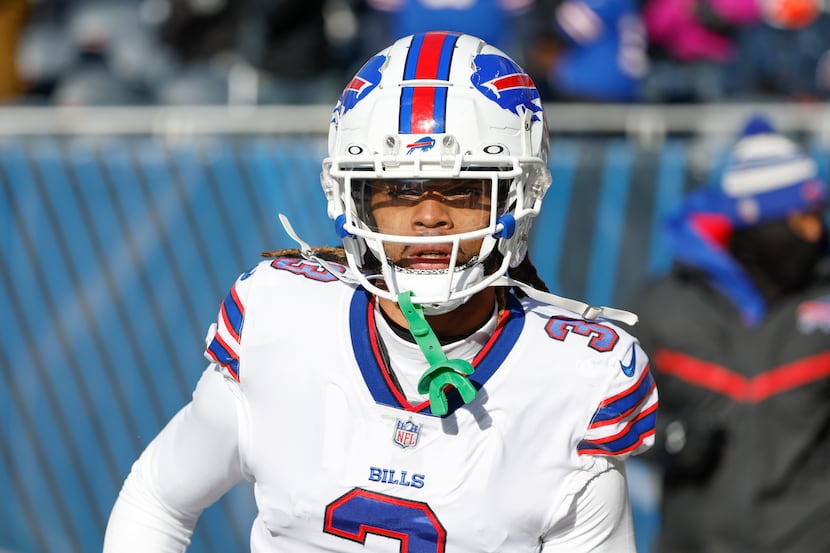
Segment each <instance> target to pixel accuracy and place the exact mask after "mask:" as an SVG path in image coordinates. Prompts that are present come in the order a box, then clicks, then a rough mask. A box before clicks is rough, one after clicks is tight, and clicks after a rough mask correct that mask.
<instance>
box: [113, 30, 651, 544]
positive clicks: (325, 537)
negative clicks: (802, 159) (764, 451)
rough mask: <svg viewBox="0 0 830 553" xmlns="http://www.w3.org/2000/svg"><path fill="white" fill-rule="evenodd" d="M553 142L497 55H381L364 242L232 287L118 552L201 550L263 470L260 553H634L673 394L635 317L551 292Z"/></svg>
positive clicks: (129, 497) (282, 258) (367, 126)
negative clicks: (636, 516) (637, 488)
mask: <svg viewBox="0 0 830 553" xmlns="http://www.w3.org/2000/svg"><path fill="white" fill-rule="evenodd" d="M547 150H548V130H547V127H546V124H545V118H544V113H543V109H542V105H541V103H540V100H539V95H538V92H537V90H536V88H535V87H534V85H533V82H532V81H531V80H530V79H529V77H528V76H527V74H526V73H525V72H524V71H523V70H522V69H521V68H520V67H519V66H518V65H517V64H516V63H515V62H513V61H512V60H511V59H510V58H509V57H508V56H507V55H505V54H504V53H503V52H502V51H500V50H498V49H496V48H494V47H492V46H490V45H488V44H486V43H484V42H482V41H481V40H479V39H477V38H475V37H472V36H469V35H459V34H454V33H447V32H430V33H425V34H419V35H414V36H409V37H406V38H402V39H400V40H398V41H397V42H395V43H394V44H392V45H391V46H390V47H389V48H387V49H386V50H384V51H382V52H381V53H379V54H378V55H377V56H375V57H373V58H372V59H370V60H369V61H368V62H367V63H366V64H365V66H364V67H363V68H362V69H361V70H360V71H359V72H358V74H357V75H356V76H355V77H354V79H353V80H352V81H351V82H350V83H349V84H348V86H347V87H346V89H345V90H344V92H343V94H342V96H341V97H340V100H339V102H338V104H337V106H336V107H335V110H334V113H333V116H332V121H331V130H330V134H329V157H328V158H327V159H325V160H324V161H323V171H322V176H321V180H322V185H323V189H324V191H325V194H326V198H327V200H328V213H329V216H330V217H331V218H332V219H333V220H334V221H335V225H336V228H337V233H338V234H339V236H340V238H341V239H342V246H341V247H338V248H336V249H331V248H329V249H325V248H322V249H321V248H310V247H309V246H308V245H306V244H305V243H304V242H302V240H301V239H299V238H297V240H298V242H299V244H300V248H299V249H298V250H293V251H287V252H286V251H283V252H272V254H269V257H268V258H267V259H266V260H264V261H262V262H261V263H259V264H258V265H256V266H255V267H254V268H252V269H250V270H248V271H247V272H245V273H244V274H243V275H241V276H240V277H239V279H238V280H237V281H236V282H235V283H234V284H233V287H232V288H231V290H230V293H229V294H228V296H227V298H226V299H225V300H224V302H223V303H222V304H221V308H220V310H219V316H218V319H217V322H216V324H215V325H214V326H213V327H212V328H211V331H210V333H209V335H208V346H207V350H206V356H207V357H208V359H209V361H210V364H209V366H208V368H207V369H206V370H205V372H204V374H203V375H202V378H201V380H200V381H199V383H198V385H197V387H196V390H195V392H194V395H193V399H192V401H191V403H190V404H188V405H187V406H185V407H184V408H183V409H182V411H181V412H179V413H178V414H177V415H176V416H175V417H174V418H173V420H172V421H171V422H170V423H169V424H168V425H167V426H166V427H165V428H164V430H162V431H161V433H160V434H159V435H158V436H157V437H156V438H155V439H154V440H153V441H152V442H151V443H150V444H149V446H148V447H147V449H146V451H144V452H143V454H142V455H141V457H140V458H139V459H138V461H137V462H136V463H135V464H134V466H133V468H132V471H131V473H130V475H129V476H128V478H127V479H126V482H125V483H124V486H123V489H122V490H121V493H120V495H119V497H118V499H117V501H116V504H115V506H114V509H113V511H112V514H111V517H110V521H109V525H108V527H107V533H106V538H105V544H104V551H105V552H106V553H130V552H139V551H140V552H141V553H148V552H172V551H184V550H185V549H186V548H187V545H188V543H189V540H190V536H191V533H192V531H193V529H194V526H195V524H196V521H197V519H198V517H199V515H200V513H201V511H202V510H203V509H204V508H206V507H207V506H209V505H210V504H212V503H213V502H215V501H216V500H217V499H219V498H220V497H221V496H222V495H223V494H224V493H225V492H226V491H228V490H229V489H230V488H231V487H232V486H233V485H234V484H236V483H237V482H239V481H240V480H242V479H248V480H250V481H252V482H253V483H254V489H255V496H256V503H257V507H258V515H257V517H256V519H255V521H254V523H253V528H252V530H251V551H252V552H254V553H276V552H278V551H279V552H285V551H290V552H293V553H306V552H307V553H311V552H323V551H338V552H344V553H350V552H353V553H358V552H360V553H364V552H370V551H371V552H377V553H381V552H393V551H401V552H409V553H427V552H444V551H446V552H448V553H449V552H456V553H481V552H482V551H502V552H508V551H509V552H532V551H533V552H536V551H544V552H553V551H562V552H567V553H580V552H586V553H587V552H589V551H590V552H593V553H597V552H609V553H610V552H613V553H625V552H631V551H634V550H635V545H634V536H633V529H632V521H631V515H630V509H629V503H628V496H627V488H626V480H625V472H624V464H623V461H624V459H625V458H626V457H627V456H629V455H632V454H635V453H638V452H640V451H643V450H644V449H646V448H648V447H649V446H650V444H651V443H652V441H653V433H654V421H655V410H656V408H657V393H656V389H655V386H654V382H653V380H652V377H651V376H650V374H649V370H648V359H647V357H646V355H645V353H644V352H643V351H642V350H641V349H640V348H639V346H638V345H637V343H636V341H635V340H634V339H633V338H632V337H631V335H629V333H628V332H626V330H624V329H623V328H621V327H620V326H617V324H615V323H612V322H610V320H608V319H609V318H615V319H618V320H621V321H623V322H626V323H629V324H630V323H633V322H634V320H635V318H634V317H633V315H632V314H630V313H626V312H623V311H618V310H614V309H610V308H603V307H591V306H588V305H585V304H582V303H580V302H578V301H575V300H568V299H565V298H559V297H557V296H554V295H552V294H550V293H548V292H547V291H545V286H544V283H542V282H541V281H540V280H539V279H538V277H535V270H534V269H533V266H532V265H531V264H530V262H529V260H528V258H527V256H526V251H527V237H528V233H529V229H530V223H531V221H532V219H533V217H534V216H535V215H536V214H537V213H538V212H539V209H540V207H541V203H542V199H543V196H544V194H545V192H546V190H547V188H548V185H549V183H550V174H549V172H548V169H547ZM284 223H286V224H287V221H286V220H284ZM287 230H288V231H289V233H292V234H293V231H291V229H290V225H287ZM517 277H524V278H525V279H526V280H529V281H530V282H529V283H525V282H520V281H519V280H517ZM531 284H532V286H531Z"/></svg>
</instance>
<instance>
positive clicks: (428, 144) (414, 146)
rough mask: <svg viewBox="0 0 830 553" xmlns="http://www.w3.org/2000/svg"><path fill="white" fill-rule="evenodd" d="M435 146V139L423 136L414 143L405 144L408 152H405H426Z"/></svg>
mask: <svg viewBox="0 0 830 553" xmlns="http://www.w3.org/2000/svg"><path fill="white" fill-rule="evenodd" d="M433 146H435V139H434V138H432V137H431V136H425V137H423V138H419V139H418V140H416V141H415V142H412V143H410V144H407V145H406V147H407V148H409V150H407V151H406V153H407V154H411V153H413V152H414V151H415V150H421V151H422V152H428V151H430V150H431V149H432V147H433Z"/></svg>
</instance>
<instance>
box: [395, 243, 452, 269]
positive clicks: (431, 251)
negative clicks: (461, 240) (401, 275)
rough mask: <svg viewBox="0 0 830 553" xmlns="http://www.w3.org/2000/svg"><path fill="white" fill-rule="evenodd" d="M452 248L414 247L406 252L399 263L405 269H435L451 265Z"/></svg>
mask: <svg viewBox="0 0 830 553" xmlns="http://www.w3.org/2000/svg"><path fill="white" fill-rule="evenodd" d="M451 254H452V248H450V247H446V248H445V247H442V246H430V247H414V248H408V249H407V250H406V252H404V256H403V258H402V259H401V260H400V261H399V262H398V265H400V266H401V267H403V268H405V269H415V270H422V271H434V270H441V269H446V268H447V267H449V266H450V257H451Z"/></svg>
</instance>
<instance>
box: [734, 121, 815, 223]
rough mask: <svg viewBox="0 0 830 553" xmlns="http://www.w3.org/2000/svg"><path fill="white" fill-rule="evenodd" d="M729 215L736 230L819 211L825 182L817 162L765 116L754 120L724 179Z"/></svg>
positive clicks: (746, 130) (744, 135)
mask: <svg viewBox="0 0 830 553" xmlns="http://www.w3.org/2000/svg"><path fill="white" fill-rule="evenodd" d="M720 188H721V191H722V193H723V195H724V200H725V204H726V205H725V206H724V207H725V208H726V211H727V213H726V215H727V216H728V217H729V218H730V220H731V221H732V223H733V225H734V227H735V228H736V229H739V228H745V227H748V226H753V225H757V224H759V223H764V222H767V221H774V220H777V219H783V218H785V217H787V216H788V215H790V214H791V213H793V212H809V211H819V210H821V209H822V208H823V207H824V205H825V202H826V200H827V195H828V190H827V184H826V183H825V182H824V180H823V179H822V178H821V177H820V176H819V172H818V167H817V165H816V162H815V160H813V159H812V158H810V157H809V156H807V155H806V154H805V153H804V152H803V151H802V150H801V148H800V147H799V146H798V145H797V144H796V143H795V142H793V141H792V140H790V139H788V138H786V137H784V136H782V135H780V134H778V133H776V132H775V130H774V129H773V127H772V125H771V124H770V123H769V121H767V120H766V119H765V118H764V117H762V116H755V117H753V118H751V119H750V120H749V121H748V123H747V124H746V126H745V127H744V129H743V131H742V133H741V136H740V138H739V139H738V141H737V142H736V143H735V145H734V146H733V148H732V152H731V154H730V157H729V160H728V162H727V165H726V167H725V168H724V171H723V174H722V176H721V182H720Z"/></svg>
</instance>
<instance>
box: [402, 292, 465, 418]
mask: <svg viewBox="0 0 830 553" xmlns="http://www.w3.org/2000/svg"><path fill="white" fill-rule="evenodd" d="M411 295H412V292H408V291H407V292H401V293H400V294H398V305H400V307H401V311H402V312H403V315H404V317H406V321H407V322H408V323H409V332H410V334H412V337H413V338H414V339H415V342H416V343H417V344H418V347H420V348H421V352H422V353H423V354H424V357H426V359H427V362H428V363H429V368H428V369H427V370H426V372H424V374H423V375H421V379H420V380H419V381H418V393H420V394H426V393H429V407H430V410H431V411H432V412H433V413H435V414H436V415H438V416H443V415H446V414H447V412H448V411H449V406H448V404H447V396H446V392H445V391H444V390H445V389H446V388H447V387H448V386H449V387H452V388H455V389H456V390H458V393H459V394H460V395H461V399H463V400H464V403H470V402H471V401H473V399H474V398H475V397H476V393H477V392H476V389H475V386H473V383H472V382H470V379H469V378H467V376H468V375H471V374H473V371H474V370H475V369H473V365H472V364H471V363H470V362H469V361H465V360H464V359H447V356H446V354H444V350H443V349H441V343H440V342H439V341H438V338H437V337H436V336H435V332H434V331H433V330H432V327H430V326H429V323H428V322H427V320H426V318H424V314H423V311H422V310H421V306H420V305H416V304H414V303H412V300H411V299H410V296H411Z"/></svg>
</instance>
